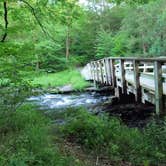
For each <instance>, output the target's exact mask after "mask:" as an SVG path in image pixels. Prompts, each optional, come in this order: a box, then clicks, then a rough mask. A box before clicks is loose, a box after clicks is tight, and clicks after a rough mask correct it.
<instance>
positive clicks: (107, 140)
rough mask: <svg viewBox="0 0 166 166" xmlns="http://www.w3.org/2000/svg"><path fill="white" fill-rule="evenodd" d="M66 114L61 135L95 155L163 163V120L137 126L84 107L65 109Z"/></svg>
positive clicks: (165, 139) (165, 129)
mask: <svg viewBox="0 0 166 166" xmlns="http://www.w3.org/2000/svg"><path fill="white" fill-rule="evenodd" d="M66 117H67V123H66V124H65V125H64V126H62V127H61V131H62V133H63V134H64V137H65V139H68V140H69V141H75V142H76V143H78V144H80V145H82V146H83V147H85V149H88V150H91V151H95V152H96V154H97V155H100V154H103V155H107V156H108V157H109V158H110V160H112V161H117V162H118V161H127V162H130V163H132V164H134V165H146V166H147V165H162V164H163V165H164V164H166V121H165V122H163V124H162V125H159V124H157V123H156V122H152V123H151V124H149V126H147V127H146V128H145V129H143V130H139V129H137V128H129V127H127V126H125V125H124V124H122V123H121V121H120V120H118V119H115V118H110V117H108V116H107V115H104V116H99V117H98V116H95V115H92V114H90V113H88V112H87V111H84V110H81V111H80V110H77V111H74V112H73V111H72V112H71V111H69V112H68V113H66Z"/></svg>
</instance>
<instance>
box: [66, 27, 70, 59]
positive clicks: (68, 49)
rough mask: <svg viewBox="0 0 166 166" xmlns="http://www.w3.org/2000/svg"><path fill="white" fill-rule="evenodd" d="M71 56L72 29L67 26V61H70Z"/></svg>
mask: <svg viewBox="0 0 166 166" xmlns="http://www.w3.org/2000/svg"><path fill="white" fill-rule="evenodd" d="M69 56H70V28H69V26H67V34H66V60H68V59H69Z"/></svg>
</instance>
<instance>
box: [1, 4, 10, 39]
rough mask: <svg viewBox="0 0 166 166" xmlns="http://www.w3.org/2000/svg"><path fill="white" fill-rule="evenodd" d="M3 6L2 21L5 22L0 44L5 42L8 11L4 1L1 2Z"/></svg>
mask: <svg viewBox="0 0 166 166" xmlns="http://www.w3.org/2000/svg"><path fill="white" fill-rule="evenodd" d="M3 6H4V21H5V33H4V35H3V37H2V39H1V42H5V40H6V38H7V29H8V24H9V23H8V9H7V2H6V1H4V2H3Z"/></svg>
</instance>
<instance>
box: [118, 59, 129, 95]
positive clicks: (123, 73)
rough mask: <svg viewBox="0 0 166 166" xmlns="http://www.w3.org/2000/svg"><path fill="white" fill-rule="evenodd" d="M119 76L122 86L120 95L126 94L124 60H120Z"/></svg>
mask: <svg viewBox="0 0 166 166" xmlns="http://www.w3.org/2000/svg"><path fill="white" fill-rule="evenodd" d="M119 61H120V63H119V64H120V75H121V84H122V93H123V94H126V93H127V88H126V80H125V68H124V60H122V59H120V60H119Z"/></svg>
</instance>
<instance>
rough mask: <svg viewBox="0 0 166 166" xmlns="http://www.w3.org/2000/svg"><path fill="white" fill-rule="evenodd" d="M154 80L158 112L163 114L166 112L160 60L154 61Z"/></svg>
mask: <svg viewBox="0 0 166 166" xmlns="http://www.w3.org/2000/svg"><path fill="white" fill-rule="evenodd" d="M154 81H155V105H156V114H157V115H159V114H160V115H162V114H165V112H164V102H163V81H162V63H161V62H159V61H155V62H154Z"/></svg>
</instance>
